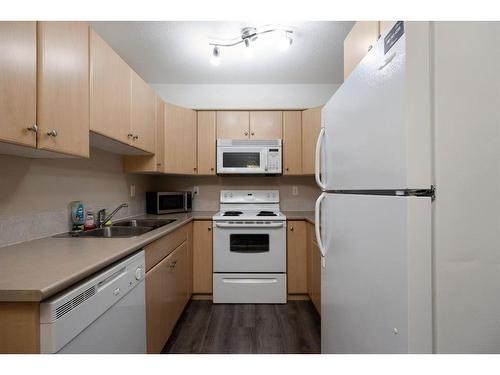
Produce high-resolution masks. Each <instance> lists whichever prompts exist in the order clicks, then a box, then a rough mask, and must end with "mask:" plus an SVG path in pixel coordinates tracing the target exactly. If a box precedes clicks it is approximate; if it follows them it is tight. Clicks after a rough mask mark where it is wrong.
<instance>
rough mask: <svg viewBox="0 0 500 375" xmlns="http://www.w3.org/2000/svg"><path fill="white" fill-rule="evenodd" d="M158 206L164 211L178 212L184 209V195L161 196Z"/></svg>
mask: <svg viewBox="0 0 500 375" xmlns="http://www.w3.org/2000/svg"><path fill="white" fill-rule="evenodd" d="M158 206H159V209H160V211H162V210H178V209H182V208H184V195H183V194H170V195H160V196H159V197H158Z"/></svg>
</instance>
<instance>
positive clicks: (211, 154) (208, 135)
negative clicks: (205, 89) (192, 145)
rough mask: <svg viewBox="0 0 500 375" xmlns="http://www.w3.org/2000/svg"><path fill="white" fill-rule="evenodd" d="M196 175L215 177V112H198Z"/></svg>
mask: <svg viewBox="0 0 500 375" xmlns="http://www.w3.org/2000/svg"><path fill="white" fill-rule="evenodd" d="M197 116H198V135H197V138H198V174H200V175H215V154H216V138H215V137H216V135H215V134H216V126H217V125H216V112H215V111H198V112H197Z"/></svg>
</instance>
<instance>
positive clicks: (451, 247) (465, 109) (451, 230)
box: [434, 22, 500, 353]
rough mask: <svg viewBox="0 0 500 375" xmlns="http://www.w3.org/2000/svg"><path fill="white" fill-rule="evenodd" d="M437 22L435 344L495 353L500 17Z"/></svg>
mask: <svg viewBox="0 0 500 375" xmlns="http://www.w3.org/2000/svg"><path fill="white" fill-rule="evenodd" d="M434 30H435V33H434V66H435V79H434V87H435V89H434V90H435V91H434V96H435V108H434V124H435V125H434V126H435V134H434V137H435V151H434V157H435V160H436V167H435V181H434V183H435V184H436V186H437V188H436V189H437V197H436V201H435V204H434V220H435V227H434V229H435V235H434V258H435V259H434V266H435V275H434V283H435V284H434V286H435V293H436V295H435V301H436V306H435V309H436V310H435V350H436V351H437V352H439V353H500V110H499V108H500V75H499V70H498V67H499V64H500V48H498V41H499V35H500V22H491V23H487V22H436V23H434Z"/></svg>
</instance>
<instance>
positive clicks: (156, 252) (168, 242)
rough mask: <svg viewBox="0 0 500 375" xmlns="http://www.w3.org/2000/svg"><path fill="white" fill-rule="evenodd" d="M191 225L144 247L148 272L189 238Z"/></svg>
mask: <svg viewBox="0 0 500 375" xmlns="http://www.w3.org/2000/svg"><path fill="white" fill-rule="evenodd" d="M188 227H189V225H184V226H182V227H181V228H179V229H177V230H175V231H173V232H172V233H169V234H167V235H166V236H165V237H162V238H160V239H158V240H156V241H154V242H152V243H150V244H149V245H147V246H145V247H144V251H145V253H146V272H147V271H149V270H150V269H151V268H153V267H154V266H155V265H156V264H158V263H159V262H160V261H161V260H162V259H163V258H165V257H166V256H167V255H168V254H170V253H171V252H172V251H173V250H174V249H176V248H177V247H178V246H179V245H181V244H182V243H183V242H184V241H186V240H187V236H188Z"/></svg>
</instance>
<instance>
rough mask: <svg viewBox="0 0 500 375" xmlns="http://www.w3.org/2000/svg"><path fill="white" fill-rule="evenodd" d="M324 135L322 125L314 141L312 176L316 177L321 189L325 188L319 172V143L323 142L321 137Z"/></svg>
mask: <svg viewBox="0 0 500 375" xmlns="http://www.w3.org/2000/svg"><path fill="white" fill-rule="evenodd" d="M324 137H325V128H324V127H322V128H321V130H320V132H319V135H318V140H317V141H316V157H315V162H314V177H315V178H316V183H317V184H318V186H319V187H320V189H321V190H326V185H325V183H323V181H321V177H320V173H321V145H322V144H323V138H324Z"/></svg>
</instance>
